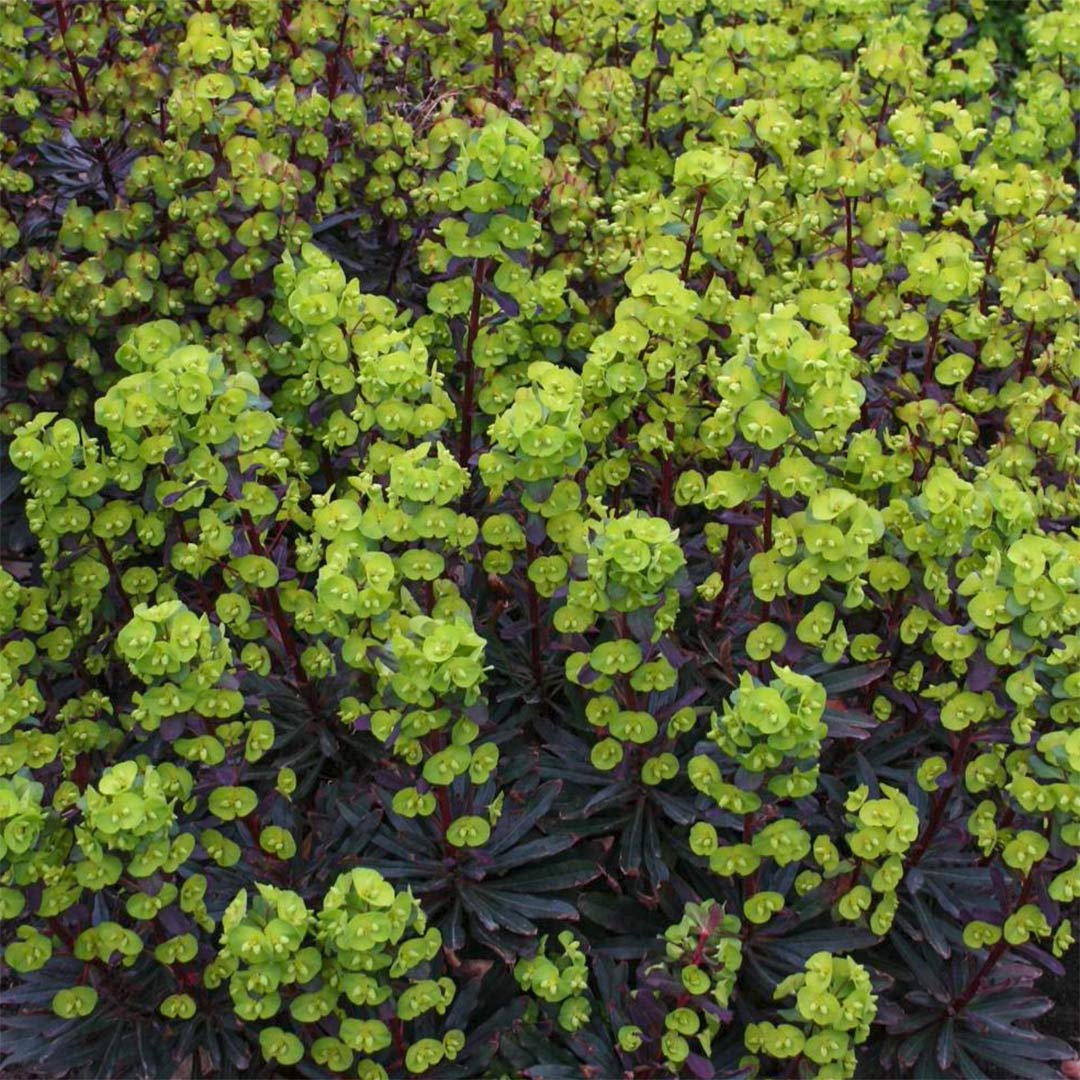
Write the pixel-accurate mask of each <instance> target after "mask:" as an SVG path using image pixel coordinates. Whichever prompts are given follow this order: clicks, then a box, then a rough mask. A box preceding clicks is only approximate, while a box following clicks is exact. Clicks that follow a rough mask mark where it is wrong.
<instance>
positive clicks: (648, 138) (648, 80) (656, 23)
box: [641, 8, 660, 149]
mask: <svg viewBox="0 0 1080 1080" xmlns="http://www.w3.org/2000/svg"><path fill="white" fill-rule="evenodd" d="M659 33H660V9H659V8H657V10H656V14H655V15H654V16H653V24H652V42H651V43H650V45H649V48H650V49H652V50H653V52H654V53H655V52H656V37H657V35H658V34H659ZM652 84H653V73H652V72H651V71H650V72H649V74H648V75H646V76H645V100H644V102H643V103H642V107H641V133H642V134H643V135H644V136H645V145H646V146H648V147H649V148H650V149H651V148H652V132H651V131H650V130H649V110H650V109H651V108H652Z"/></svg>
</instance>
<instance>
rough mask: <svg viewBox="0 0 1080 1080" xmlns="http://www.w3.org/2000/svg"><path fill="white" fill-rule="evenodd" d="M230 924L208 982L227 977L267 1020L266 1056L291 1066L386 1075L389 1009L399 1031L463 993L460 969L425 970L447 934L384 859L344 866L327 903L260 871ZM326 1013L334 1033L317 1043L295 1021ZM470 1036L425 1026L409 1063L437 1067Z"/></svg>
mask: <svg viewBox="0 0 1080 1080" xmlns="http://www.w3.org/2000/svg"><path fill="white" fill-rule="evenodd" d="M221 931H222V937H221V945H222V948H221V951H220V952H219V953H218V955H217V957H216V958H215V960H214V962H213V964H212V965H211V966H210V968H209V969H208V972H207V981H208V984H209V985H211V986H214V985H217V984H220V983H223V982H226V981H227V984H228V988H229V995H230V996H231V998H232V1001H233V1007H234V1009H235V1010H236V1014H237V1016H239V1017H240V1018H241V1019H242V1020H244V1021H246V1022H248V1023H254V1022H259V1025H258V1032H259V1047H260V1049H261V1051H262V1055H263V1059H264V1060H265V1061H266V1062H267V1063H276V1064H278V1065H284V1066H291V1065H296V1064H297V1063H298V1062H299V1061H300V1060H301V1059H302V1058H304V1057H305V1056H307V1057H309V1058H310V1059H311V1060H312V1061H313V1062H314V1063H315V1065H318V1066H323V1067H325V1068H327V1069H329V1070H330V1071H332V1072H334V1073H342V1072H346V1071H350V1070H355V1075H357V1076H360V1077H363V1078H365V1080H377V1078H380V1077H381V1078H383V1080H385V1078H386V1077H387V1076H388V1073H387V1070H386V1068H385V1066H384V1065H383V1064H382V1063H381V1061H380V1051H384V1050H386V1049H387V1048H388V1047H390V1046H391V1045H392V1044H393V1042H394V1034H393V1033H392V1031H391V1026H388V1024H387V1023H386V1022H385V1020H384V1019H383V1017H384V1016H389V1017H393V1019H391V1020H390V1025H392V1026H393V1028H394V1030H395V1031H396V1033H397V1037H398V1039H399V1040H400V1039H401V1038H402V1032H403V1031H404V1027H403V1025H404V1024H406V1023H411V1022H412V1021H414V1020H416V1019H417V1018H419V1017H422V1016H424V1015H425V1014H426V1013H435V1014H437V1015H438V1016H442V1015H443V1014H445V1012H446V1010H447V1008H448V1007H449V1005H450V1004H451V1002H452V1001H453V999H454V993H455V987H454V983H453V982H452V981H451V980H450V979H448V978H440V979H431V978H426V977H423V975H424V972H425V971H426V970H427V965H428V963H429V962H430V961H431V960H432V959H433V958H434V957H435V956H436V955H437V954H438V953H439V950H440V948H441V945H442V938H441V936H440V934H439V932H438V930H436V929H434V928H433V927H432V928H428V927H427V924H426V920H425V918H424V914H423V912H422V911H421V909H420V907H419V905H418V904H417V903H416V901H415V899H414V898H413V896H412V894H411V893H410V892H409V891H408V890H405V891H403V892H396V891H395V890H394V887H393V886H392V885H391V884H389V883H388V882H387V881H386V880H385V879H384V878H383V877H382V876H381V875H380V874H378V873H376V872H375V871H374V870H352V871H350V872H347V873H344V874H342V875H341V876H340V877H339V878H338V879H337V881H335V882H334V884H333V885H332V886H331V887H330V889H329V890H328V891H327V893H326V895H325V897H324V898H323V902H322V906H321V907H320V908H319V910H318V911H317V912H316V911H311V910H309V909H308V907H307V905H306V904H305V902H304V900H303V899H302V897H300V896H299V895H298V894H297V893H295V892H291V891H289V890H286V889H278V888H275V887H274V886H272V885H265V884H262V883H259V884H258V885H257V896H256V897H255V898H254V899H253V901H252V903H251V905H250V906H249V903H248V895H247V892H246V891H241V892H240V893H238V894H237V896H236V897H235V899H234V900H233V901H232V903H230V904H229V906H228V908H227V909H226V911H225V914H224V915H223V917H222V920H221ZM286 1006H287V1008H286ZM387 1010H389V1012H388V1011H387ZM328 1017H333V1018H334V1019H335V1021H336V1034H335V1035H323V1036H320V1037H319V1038H316V1039H315V1040H314V1041H313V1042H311V1043H310V1045H306V1044H305V1042H303V1041H302V1040H301V1038H300V1036H298V1035H297V1034H296V1032H295V1030H291V1029H294V1028H295V1029H297V1030H301V1031H303V1030H305V1027H304V1025H312V1024H317V1023H319V1022H320V1021H323V1020H324V1019H325V1018H328ZM275 1021H279V1022H275ZM280 1021H284V1022H285V1023H286V1025H287V1026H286V1027H282V1026H281V1022H280ZM463 1045H464V1036H463V1034H462V1033H461V1032H460V1031H457V1030H448V1031H446V1032H445V1033H444V1035H443V1036H442V1038H441V1039H434V1038H430V1037H423V1038H418V1039H416V1040H415V1041H413V1042H412V1043H411V1044H410V1045H409V1046H408V1049H407V1050H406V1053H405V1067H406V1068H407V1069H408V1071H409V1072H410V1073H424V1072H427V1071H428V1070H429V1069H431V1068H432V1067H433V1066H436V1065H438V1064H439V1062H441V1061H443V1060H444V1059H445V1060H450V1061H452V1060H453V1059H454V1058H455V1057H456V1056H457V1054H458V1052H459V1051H460V1050H461V1048H462V1046H463ZM382 1056H383V1057H384V1058H385V1055H382Z"/></svg>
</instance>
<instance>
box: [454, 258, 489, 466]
mask: <svg viewBox="0 0 1080 1080" xmlns="http://www.w3.org/2000/svg"><path fill="white" fill-rule="evenodd" d="M487 266H488V264H487V259H477V260H476V264H475V266H474V267H473V295H472V306H471V307H470V308H469V326H468V329H467V330H466V332H465V355H464V361H465V390H464V394H463V396H462V399H461V441H460V443H459V444H458V464H459V465H460V466H461V467H462V468H463V469H466V468H468V466H469V457H470V455H471V453H472V431H473V409H474V407H475V406H474V404H473V398H474V397H475V395H476V364H475V363H474V362H473V349H474V348H475V346H476V335H477V334H478V333H479V331H480V299H481V297H482V296H483V286H484V278H485V277H486V276H487Z"/></svg>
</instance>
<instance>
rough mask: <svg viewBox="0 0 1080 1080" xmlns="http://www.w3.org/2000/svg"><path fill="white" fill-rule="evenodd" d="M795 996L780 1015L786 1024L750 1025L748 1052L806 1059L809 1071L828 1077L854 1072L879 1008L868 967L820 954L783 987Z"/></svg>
mask: <svg viewBox="0 0 1080 1080" xmlns="http://www.w3.org/2000/svg"><path fill="white" fill-rule="evenodd" d="M792 995H794V996H795V1005H794V1007H793V1008H790V1009H784V1010H782V1011H781V1014H780V1015H781V1016H782V1017H783V1019H784V1020H785V1021H786V1022H785V1023H781V1024H773V1023H770V1022H768V1021H766V1022H764V1023H760V1024H749V1025H748V1026H747V1028H746V1048H747V1050H749V1051H750V1052H751V1054H754V1055H762V1056H765V1057H769V1058H773V1059H775V1060H777V1061H784V1060H786V1059H789V1058H802V1059H803V1060H804V1061H805V1062H806V1063H807V1064H808V1065H809V1066H810V1069H809V1070H808V1071H807V1074H806V1075H809V1076H815V1077H820V1078H822V1080H829V1078H834V1077H844V1076H851V1075H852V1073H854V1071H855V1047H856V1046H857V1045H858V1044H859V1043H861V1042H865V1041H866V1037H867V1035H869V1033H870V1024H871V1023H872V1022H873V1019H874V1015H875V1013H876V1012H877V996H876V995H875V994H874V993H873V992H872V986H871V983H870V976H869V974H868V973H867V971H866V968H864V967H863V966H862V965H861V964H858V963H856V962H855V961H854V960H852V959H851V958H850V957H847V956H833V955H832V954H830V953H827V952H819V953H815V954H814V955H813V956H811V957H810V959H809V960H807V961H806V969H805V971H801V972H797V973H796V974H794V975H789V976H788V977H787V978H786V979H784V981H783V982H781V983H780V985H779V986H777V988H776V992H775V996H776V998H777V999H778V1000H783V999H784V998H787V997H790V996H792ZM755 1060H756V1059H755Z"/></svg>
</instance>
